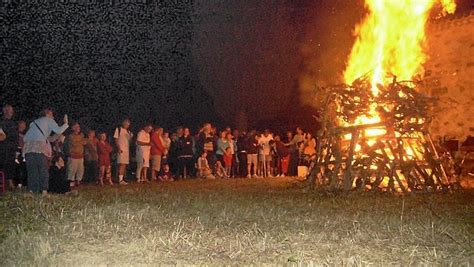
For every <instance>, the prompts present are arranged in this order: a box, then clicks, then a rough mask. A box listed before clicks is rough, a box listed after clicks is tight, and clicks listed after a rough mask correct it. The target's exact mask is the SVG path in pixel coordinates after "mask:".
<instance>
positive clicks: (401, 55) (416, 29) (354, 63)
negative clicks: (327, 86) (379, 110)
mask: <svg viewBox="0 0 474 267" xmlns="http://www.w3.org/2000/svg"><path fill="white" fill-rule="evenodd" d="M437 2H439V3H440V4H441V6H442V8H443V11H442V12H443V13H453V12H454V10H455V9H456V3H455V0H365V5H366V7H367V9H368V15H367V17H366V18H365V19H364V21H363V22H362V23H361V24H359V25H358V26H357V27H356V29H355V34H356V36H357V39H356V42H355V44H354V46H353V48H352V52H351V54H350V57H349V61H348V65H347V68H346V70H345V71H344V81H345V82H346V83H349V84H350V83H352V82H353V81H354V80H355V79H357V78H358V77H361V76H362V75H364V74H366V72H367V71H369V70H371V71H372V72H371V78H372V85H373V93H374V94H377V89H376V86H375V85H376V84H378V83H381V84H383V83H384V76H385V74H393V75H395V76H397V77H398V78H399V79H411V78H413V76H415V75H416V74H417V73H419V72H420V71H421V68H422V64H423V63H424V62H425V60H426V55H425V54H424V52H423V44H424V41H425V24H426V21H427V19H428V16H429V13H430V12H429V11H430V10H431V9H432V8H433V6H434V5H435V4H436V3H437Z"/></svg>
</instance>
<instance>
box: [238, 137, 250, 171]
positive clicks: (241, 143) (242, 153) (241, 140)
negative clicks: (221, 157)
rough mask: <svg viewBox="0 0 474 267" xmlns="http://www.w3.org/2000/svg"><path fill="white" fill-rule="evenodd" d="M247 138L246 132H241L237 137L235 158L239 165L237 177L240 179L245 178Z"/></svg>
mask: <svg viewBox="0 0 474 267" xmlns="http://www.w3.org/2000/svg"><path fill="white" fill-rule="evenodd" d="M248 141H249V139H248V136H247V133H246V132H242V133H241V134H240V135H239V136H238V137H237V151H238V153H237V158H238V165H239V175H240V176H241V177H245V176H247V150H248Z"/></svg>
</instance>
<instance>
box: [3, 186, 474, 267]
mask: <svg viewBox="0 0 474 267" xmlns="http://www.w3.org/2000/svg"><path fill="white" fill-rule="evenodd" d="M294 183H295V180H294V179H291V178H275V179H258V180H255V179H249V180H246V179H236V180H217V181H216V180H206V181H204V180H191V181H178V182H173V183H165V184H151V185H138V184H132V185H129V186H125V187H105V188H98V187H95V186H86V187H83V188H81V189H80V190H79V194H78V195H77V196H57V195H56V196H51V197H50V198H42V197H40V196H34V197H33V196H31V195H28V194H24V193H8V194H6V195H3V196H2V197H1V199H0V201H1V204H0V212H1V213H0V215H1V217H0V242H1V243H0V265H2V266H3V265H5V266H10V265H32V264H33V265H41V266H44V265H61V266H70V265H87V266H91V265H159V264H178V265H188V264H193V265H194V264H205V265H251V264H253V265H254V266H261V265H293V264H294V265H299V264H302V265H306V264H314V265H336V266H342V265H369V264H375V265H401V266H406V265H452V266H469V265H473V264H474V252H473V250H474V247H473V245H474V244H473V241H474V193H473V192H469V191H464V192H457V193H449V194H426V195H408V196H404V197H402V196H394V195H386V194H381V193H378V194H371V193H352V194H348V195H325V194H321V193H315V192H304V191H302V190H301V189H298V188H297V187H296V186H294Z"/></svg>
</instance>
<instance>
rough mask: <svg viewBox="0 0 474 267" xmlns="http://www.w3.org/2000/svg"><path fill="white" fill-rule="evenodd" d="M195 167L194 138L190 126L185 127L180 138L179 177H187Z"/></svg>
mask: <svg viewBox="0 0 474 267" xmlns="http://www.w3.org/2000/svg"><path fill="white" fill-rule="evenodd" d="M193 169H194V140H193V138H192V136H191V135H190V132H189V128H184V129H183V135H182V136H181V137H180V138H179V139H178V177H179V178H183V179H187V178H188V177H190V176H191V175H192V173H193Z"/></svg>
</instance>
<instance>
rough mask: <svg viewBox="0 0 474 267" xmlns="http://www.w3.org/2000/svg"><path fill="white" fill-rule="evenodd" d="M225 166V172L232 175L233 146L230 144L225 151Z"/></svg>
mask: <svg viewBox="0 0 474 267" xmlns="http://www.w3.org/2000/svg"><path fill="white" fill-rule="evenodd" d="M224 167H225V172H226V173H227V174H228V175H230V171H231V170H232V148H231V147H230V146H229V147H227V148H226V149H225V152H224Z"/></svg>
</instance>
